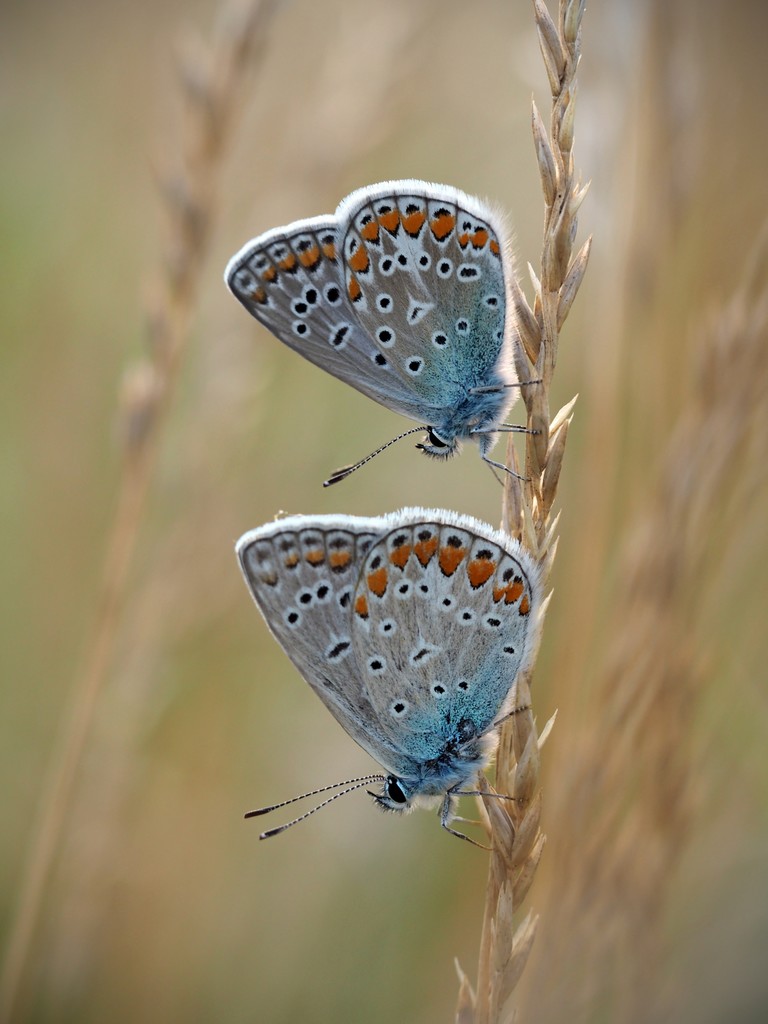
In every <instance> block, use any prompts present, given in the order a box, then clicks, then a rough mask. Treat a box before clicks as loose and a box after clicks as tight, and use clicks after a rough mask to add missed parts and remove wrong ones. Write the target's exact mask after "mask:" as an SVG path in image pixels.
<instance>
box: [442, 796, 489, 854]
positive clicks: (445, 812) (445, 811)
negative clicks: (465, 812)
mask: <svg viewBox="0 0 768 1024" xmlns="http://www.w3.org/2000/svg"><path fill="white" fill-rule="evenodd" d="M455 799H456V798H455V796H454V795H453V793H452V792H451V791H450V790H449V791H448V792H447V793H446V794H445V797H444V799H443V806H442V808H441V810H440V824H441V825H442V826H443V828H444V829H445V831H446V832H450V833H451V835H452V836H456V838H457V839H465V840H466V841H467V842H468V843H472V845H473V846H477V847H478V848H479V849H481V850H490V846H483V844H482V843H477V842H475V840H474V839H471V838H470V837H469V836H466V835H464V833H463V832H457V831H456V829H455V828H451V826H450V825H449V824H448V822H449V821H450V820H451V819H452V817H453V815H452V813H451V812H452V810H453V805H454V801H455ZM457 820H459V821H465V820H466V819H464V818H459V819H457Z"/></svg>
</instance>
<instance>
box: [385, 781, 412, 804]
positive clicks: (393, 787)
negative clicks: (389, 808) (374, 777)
mask: <svg viewBox="0 0 768 1024" xmlns="http://www.w3.org/2000/svg"><path fill="white" fill-rule="evenodd" d="M386 785H387V796H388V797H389V799H390V800H391V801H392V802H393V803H395V804H405V803H408V797H407V796H406V795H405V793H404V792H403V789H402V786H401V785H400V783H399V781H398V780H397V779H396V778H395V777H394V775H388V776H387V784H386Z"/></svg>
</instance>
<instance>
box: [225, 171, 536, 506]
mask: <svg viewBox="0 0 768 1024" xmlns="http://www.w3.org/2000/svg"><path fill="white" fill-rule="evenodd" d="M513 274H514V270H513V266H512V253H511V247H510V244H509V240H508V236H507V232H506V229H505V226H504V223H503V220H502V218H501V217H500V216H499V215H498V214H497V213H496V212H495V211H494V210H492V209H490V208H489V207H488V206H487V205H486V204H485V203H483V202H481V200H479V199H475V198H473V197H472V196H469V195H466V194H465V193H464V192H461V191H460V190H459V189H456V188H451V187H450V186H448V185H435V184H431V183H429V182H425V181H415V180H410V179H409V180H404V181H386V182H382V183H381V184H377V185H370V186H367V187H365V188H361V189H358V190H357V191H356V192H353V193H352V194H351V195H349V196H347V198H346V199H344V200H343V201H342V202H341V203H340V205H339V207H338V209H337V210H336V213H335V214H333V215H331V216H321V217H312V218H309V219H307V220H299V221H295V222H294V223H293V224H289V225H288V226H287V227H282V228H275V229H273V230H272V231H268V232H266V234H263V235H260V236H259V237H258V238H254V239H253V240H252V241H250V242H248V243H247V244H246V245H245V246H244V247H243V248H242V249H241V250H240V252H238V253H237V254H236V255H235V256H233V258H232V259H231V260H230V261H229V263H228V265H227V268H226V271H225V275H224V276H225V281H226V283H227V285H228V287H229V289H230V290H231V291H232V293H233V294H234V296H235V297H236V298H237V299H239V301H240V302H241V303H242V304H243V306H245V308H246V309H247V310H248V312H249V313H251V314H252V315H253V316H255V317H256V319H257V320H258V321H260V323H262V324H264V325H265V327H267V328H269V330H270V331H272V333H273V334H274V335H276V337H277V338H279V340H280V341H282V342H284V343H285V344H286V345H288V346H289V347H290V348H292V349H294V350H295V351H296V352H298V353H299V354H300V355H302V356H304V358H305V359H308V360H310V362H312V363H315V364H316V365H317V366H320V367H321V368H322V369H324V370H327V371H328V372H329V373H331V374H333V375H334V376H335V377H338V378H340V379H341V380H343V381H346V382H347V383H348V384H351V385H352V387H354V388H357V390H358V391H362V392H363V394H365V395H368V396H369V397H370V398H373V399H374V400H375V401H377V402H379V403H380V404H381V405H384V406H386V407H387V408H389V409H392V410H393V411H395V412H399V413H402V415H404V416H408V417H410V418H411V419H414V420H416V421H417V422H419V423H420V424H421V425H420V426H418V427H415V428H413V429H411V430H408V431H406V432H405V433H403V434H401V435H399V437H396V438H394V439H393V440H392V441H389V442H388V443H387V444H385V445H383V446H382V447H381V448H379V449H378V450H377V451H376V452H373V453H372V455H369V456H367V457H366V458H364V459H362V460H360V462H358V463H355V464H354V465H352V466H346V467H344V468H342V469H340V470H337V471H336V472H335V473H334V474H333V475H332V476H331V478H330V479H329V480H326V481H325V485H326V486H327V485H329V484H332V483H336V482H338V481H339V480H342V479H344V477H346V476H348V475H349V473H351V472H353V471H354V470H355V469H358V468H359V467H360V466H362V465H364V464H365V463H366V462H368V461H369V460H370V459H371V458H372V457H373V455H377V454H379V452H381V451H383V450H384V449H385V448H387V447H389V445H390V444H393V443H394V442H395V441H399V440H400V438H402V437H406V436H407V435H408V434H413V433H416V432H418V431H426V437H425V439H424V441H423V442H422V443H421V444H418V445H417V448H419V449H420V450H421V451H423V452H424V453H425V454H426V455H430V456H434V457H437V458H442V459H445V458H448V457H450V456H452V455H454V454H456V453H457V452H458V450H459V447H460V444H461V442H462V441H463V440H467V439H472V440H474V441H476V442H477V444H478V446H479V449H480V455H481V457H482V458H483V459H484V460H485V461H486V462H487V463H489V464H490V465H491V466H494V467H496V468H498V469H501V470H506V471H507V472H511V470H507V467H505V466H504V465H502V464H501V463H499V462H494V461H493V460H492V459H491V458H490V457H489V452H490V450H491V449H492V447H493V445H494V444H495V442H496V440H497V437H498V432H499V430H507V431H509V430H519V431H524V430H525V428H523V427H519V426H517V427H516V426H514V425H512V424H505V423H504V422H503V421H504V419H505V417H506V415H507V413H508V411H509V409H510V407H511V405H512V404H513V402H514V400H515V398H516V397H517V392H516V390H515V389H516V388H518V387H519V384H518V382H517V380H516V378H515V373H514V369H513V358H512V343H513V337H514V334H515V330H516V326H515V325H516V319H515V311H514V308H513V305H512V303H510V301H509V300H508V297H507V285H508V283H509V281H510V280H511V278H512V276H513ZM528 383H535V382H533V381H529V382H528Z"/></svg>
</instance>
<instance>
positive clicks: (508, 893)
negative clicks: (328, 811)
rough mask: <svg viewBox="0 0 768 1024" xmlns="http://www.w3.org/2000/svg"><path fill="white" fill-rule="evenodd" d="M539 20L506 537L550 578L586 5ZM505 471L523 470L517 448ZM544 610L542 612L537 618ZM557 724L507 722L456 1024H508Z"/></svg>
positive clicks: (528, 933)
mask: <svg viewBox="0 0 768 1024" xmlns="http://www.w3.org/2000/svg"><path fill="white" fill-rule="evenodd" d="M533 7H534V18H535V21H536V28H537V31H538V36H539V43H540V46H541V53H542V58H543V60H544V65H545V68H546V71H547V76H548V79H549V84H550V89H551V94H552V107H551V112H550V121H549V130H548V131H547V129H546V128H545V126H544V122H543V120H542V118H541V116H540V114H539V112H538V110H537V108H536V105H535V104H534V105H533V118H532V127H533V138H534V145H535V150H536V157H537V161H538V166H539V173H540V177H541V184H542V191H543V195H544V209H545V215H544V238H543V244H542V252H541V261H540V266H539V272H538V274H536V273H534V272H533V271H531V278H532V281H533V286H534V301H533V305H532V306H530V305H529V304H528V301H527V299H526V298H525V295H524V294H523V291H522V289H521V288H520V286H519V284H518V283H517V282H512V292H511V296H510V299H511V301H512V302H513V303H514V306H515V308H516V312H517V324H518V336H517V343H516V349H515V363H516V370H517V374H518V379H519V380H520V381H523V382H525V381H539V382H540V383H537V384H532V385H531V386H529V387H523V388H522V395H523V400H524V402H525V406H526V411H527V425H528V428H529V431H530V433H528V434H527V435H526V444H525V467H524V479H523V480H520V479H517V478H514V477H511V476H508V479H507V481H506V483H505V490H504V499H503V507H502V527H503V529H505V530H506V531H507V532H508V533H510V534H512V535H513V536H515V537H517V538H518V539H519V540H520V541H521V543H522V544H523V545H524V546H525V547H526V548H527V549H528V550H529V551H530V552H531V554H532V555H533V556H534V558H536V560H537V561H538V562H539V564H540V565H541V566H542V569H543V578H544V579H545V580H546V579H547V578H548V575H549V572H550V570H551V567H552V562H553V560H554V557H555V551H556V547H557V544H556V530H557V517H553V516H552V508H553V505H554V502H555V498H556V496H557V485H558V480H559V476H560V469H561V465H562V459H563V454H564V451H565V444H566V441H567V437H568V427H569V424H570V422H571V417H572V414H573V406H574V403H575V399H574V400H572V401H571V402H569V403H568V405H566V406H565V407H564V408H563V409H561V410H560V411H559V412H557V413H556V414H555V415H554V416H551V414H550V404H549V395H550V387H551V383H552V377H553V374H554V371H555V367H556V364H557V350H558V342H559V336H560V330H561V328H562V326H563V323H564V322H565V319H566V317H567V315H568V312H569V311H570V308H571V305H572V303H573V300H574V297H575V295H576V292H577V291H578V288H579V285H580V284H581V280H582V278H583V275H584V272H585V270H586V266H587V261H588V259H589V251H590V242H589V240H588V241H587V242H586V243H585V244H584V246H583V247H582V248H581V249H580V250H579V251H578V252H577V251H575V249H574V239H575V236H576V228H577V213H578V209H579V207H580V205H581V202H582V199H583V197H584V194H585V189H584V188H582V187H581V185H580V184H579V183H578V181H577V179H576V176H575V173H574V167H573V155H572V148H573V126H574V104H575V98H576V71H577V67H578V62H579V53H580V42H581V37H580V28H581V19H582V16H583V13H584V2H583V0H560V3H559V10H558V21H557V23H555V22H554V21H553V19H552V17H551V16H550V14H549V11H548V9H547V8H546V6H545V5H544V3H543V2H541V0H534V4H533ZM507 465H508V466H509V468H511V469H514V470H515V471H516V472H519V466H518V463H517V457H516V451H515V448H514V446H513V443H512V439H511V437H510V439H509V440H508V445H507ZM545 611H546V602H545V607H544V609H542V619H543V616H544V612H545ZM532 672H533V668H531V669H529V670H528V671H527V672H526V673H525V674H524V675H522V676H521V677H519V678H518V680H517V698H516V703H517V704H518V705H529V706H530V703H531V682H532V679H531V676H532ZM552 724H553V721H552V720H550V722H549V723H547V725H546V726H545V727H544V729H543V730H542V733H541V735H539V733H538V730H537V726H536V721H535V717H534V713H533V710H532V708H530V707H529V710H527V711H525V712H523V713H521V714H517V715H514V716H513V717H512V718H511V719H510V720H509V721H508V722H507V723H506V724H505V725H504V726H503V727H502V729H501V735H500V740H499V748H498V752H497V758H496V778H495V788H496V791H497V792H499V793H504V794H507V795H510V796H513V797H514V798H515V799H514V800H511V801H506V800H504V801H502V800H495V799H491V798H489V799H485V800H484V801H483V804H484V812H485V820H486V823H487V827H488V831H489V835H490V837H491V843H492V851H491V858H490V865H489V871H488V883H487V888H486V898H485V911H484V919H483V926H482V935H481V942H480V955H479V962H478V976H477V978H478V980H477V988H476V990H475V991H473V990H472V988H471V986H470V984H469V982H468V980H467V978H466V976H465V975H464V974H463V972H461V970H460V969H459V976H460V992H459V1003H458V1008H457V1020H459V1021H461V1022H462V1024H500V1022H504V1021H509V1020H512V1019H513V1017H514V1008H513V1006H512V997H513V994H514V991H515V987H516V985H517V983H518V980H519V979H520V977H521V975H522V973H523V970H524V968H525V965H526V962H527V960H528V956H529V954H530V951H531V947H532V945H533V941H534V938H535V934H536V926H537V918H536V917H534V916H533V914H532V913H528V915H527V916H526V917H525V918H523V920H522V921H520V922H519V923H517V924H515V915H516V914H517V911H518V909H519V907H520V905H521V904H522V902H523V900H524V899H525V896H526V894H527V892H528V889H529V888H530V886H531V884H532V882H533V879H534V877H535V874H536V870H537V867H538V864H539V860H540V858H541V855H542V852H543V849H544V841H545V838H544V835H543V833H542V832H541V828H540V819H541V807H542V801H541V792H540V789H539V752H540V749H541V747H542V745H543V743H544V742H545V740H546V738H547V736H548V734H549V731H550V729H551V727H552Z"/></svg>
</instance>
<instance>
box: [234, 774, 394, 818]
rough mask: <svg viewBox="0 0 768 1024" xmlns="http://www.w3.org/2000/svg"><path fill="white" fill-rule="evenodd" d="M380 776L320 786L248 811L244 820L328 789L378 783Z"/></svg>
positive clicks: (364, 776)
mask: <svg viewBox="0 0 768 1024" xmlns="http://www.w3.org/2000/svg"><path fill="white" fill-rule="evenodd" d="M381 778H382V776H381V775H361V776H360V777H359V778H358V779H345V780H344V781H343V782H332V783H331V784H330V786H321V787H320V788H319V789H311V790H310V791H309V792H308V793H301V794H300V795H299V796H292V797H291V799H290V800H281V801H280V803H279V804H270V805H269V807H257V808H256V810H255V811H248V812H247V813H246V814H244V815H243V817H244V818H257V817H258V816H259V815H260V814H269V812H270V811H277V810H279V809H280V808H281V807H287V806H288V804H295V803H296V801H297V800H306V799H307V797H310V796H317V795H318V793H327V792H328V790H329V789H338V788H339V786H355V785H356V784H357V783H358V782H359V783H361V784H362V783H363V782H380V781H381Z"/></svg>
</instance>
